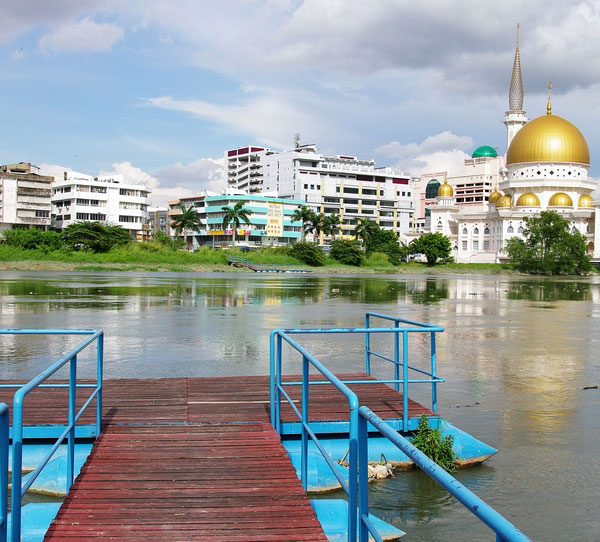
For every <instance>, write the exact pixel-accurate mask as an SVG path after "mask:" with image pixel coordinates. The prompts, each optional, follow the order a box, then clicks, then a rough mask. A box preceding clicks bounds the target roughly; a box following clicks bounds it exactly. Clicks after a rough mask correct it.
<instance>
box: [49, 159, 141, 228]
mask: <svg viewBox="0 0 600 542" xmlns="http://www.w3.org/2000/svg"><path fill="white" fill-rule="evenodd" d="M149 192H150V190H149V189H148V188H146V187H145V186H142V185H139V184H131V183H127V184H126V183H124V182H123V176H122V175H104V176H99V177H92V176H91V175H86V174H85V173H77V172H75V171H65V172H64V176H63V179H62V180H55V182H54V183H53V184H52V227H54V228H56V229H59V230H60V229H63V228H66V227H67V226H68V225H69V224H73V223H74V222H78V221H100V222H107V223H109V224H114V225H118V226H122V227H123V228H125V229H126V230H129V232H130V233H131V235H132V237H136V236H137V235H138V232H139V231H140V230H142V228H143V226H144V224H145V223H146V221H147V218H148V211H147V210H148V202H147V198H148V194H149Z"/></svg>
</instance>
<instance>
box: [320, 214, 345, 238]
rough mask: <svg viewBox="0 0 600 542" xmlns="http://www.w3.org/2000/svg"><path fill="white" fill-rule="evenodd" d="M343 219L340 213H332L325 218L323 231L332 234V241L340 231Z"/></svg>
mask: <svg viewBox="0 0 600 542" xmlns="http://www.w3.org/2000/svg"><path fill="white" fill-rule="evenodd" d="M341 225H342V219H341V218H340V215H338V214H336V213H331V214H330V215H326V216H325V218H324V219H323V233H325V234H329V235H331V241H332V242H333V241H335V236H336V234H338V233H339V232H340V228H341Z"/></svg>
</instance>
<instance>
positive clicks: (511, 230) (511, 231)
mask: <svg viewBox="0 0 600 542" xmlns="http://www.w3.org/2000/svg"><path fill="white" fill-rule="evenodd" d="M514 232H515V229H514V228H513V227H512V225H511V226H509V227H508V229H507V230H506V233H514Z"/></svg>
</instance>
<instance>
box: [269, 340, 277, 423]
mask: <svg viewBox="0 0 600 542" xmlns="http://www.w3.org/2000/svg"><path fill="white" fill-rule="evenodd" d="M275 333H276V332H275V331H271V334H270V335H269V369H270V370H269V404H270V405H271V410H270V413H269V414H270V417H271V425H272V426H273V427H274V428H275V429H277V425H275V423H276V422H275V346H274V345H275Z"/></svg>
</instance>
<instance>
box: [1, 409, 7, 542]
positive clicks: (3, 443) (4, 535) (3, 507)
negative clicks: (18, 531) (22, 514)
mask: <svg viewBox="0 0 600 542" xmlns="http://www.w3.org/2000/svg"><path fill="white" fill-rule="evenodd" d="M8 424H9V422H8V405H7V404H6V403H0V542H6V539H7V533H8Z"/></svg>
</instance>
